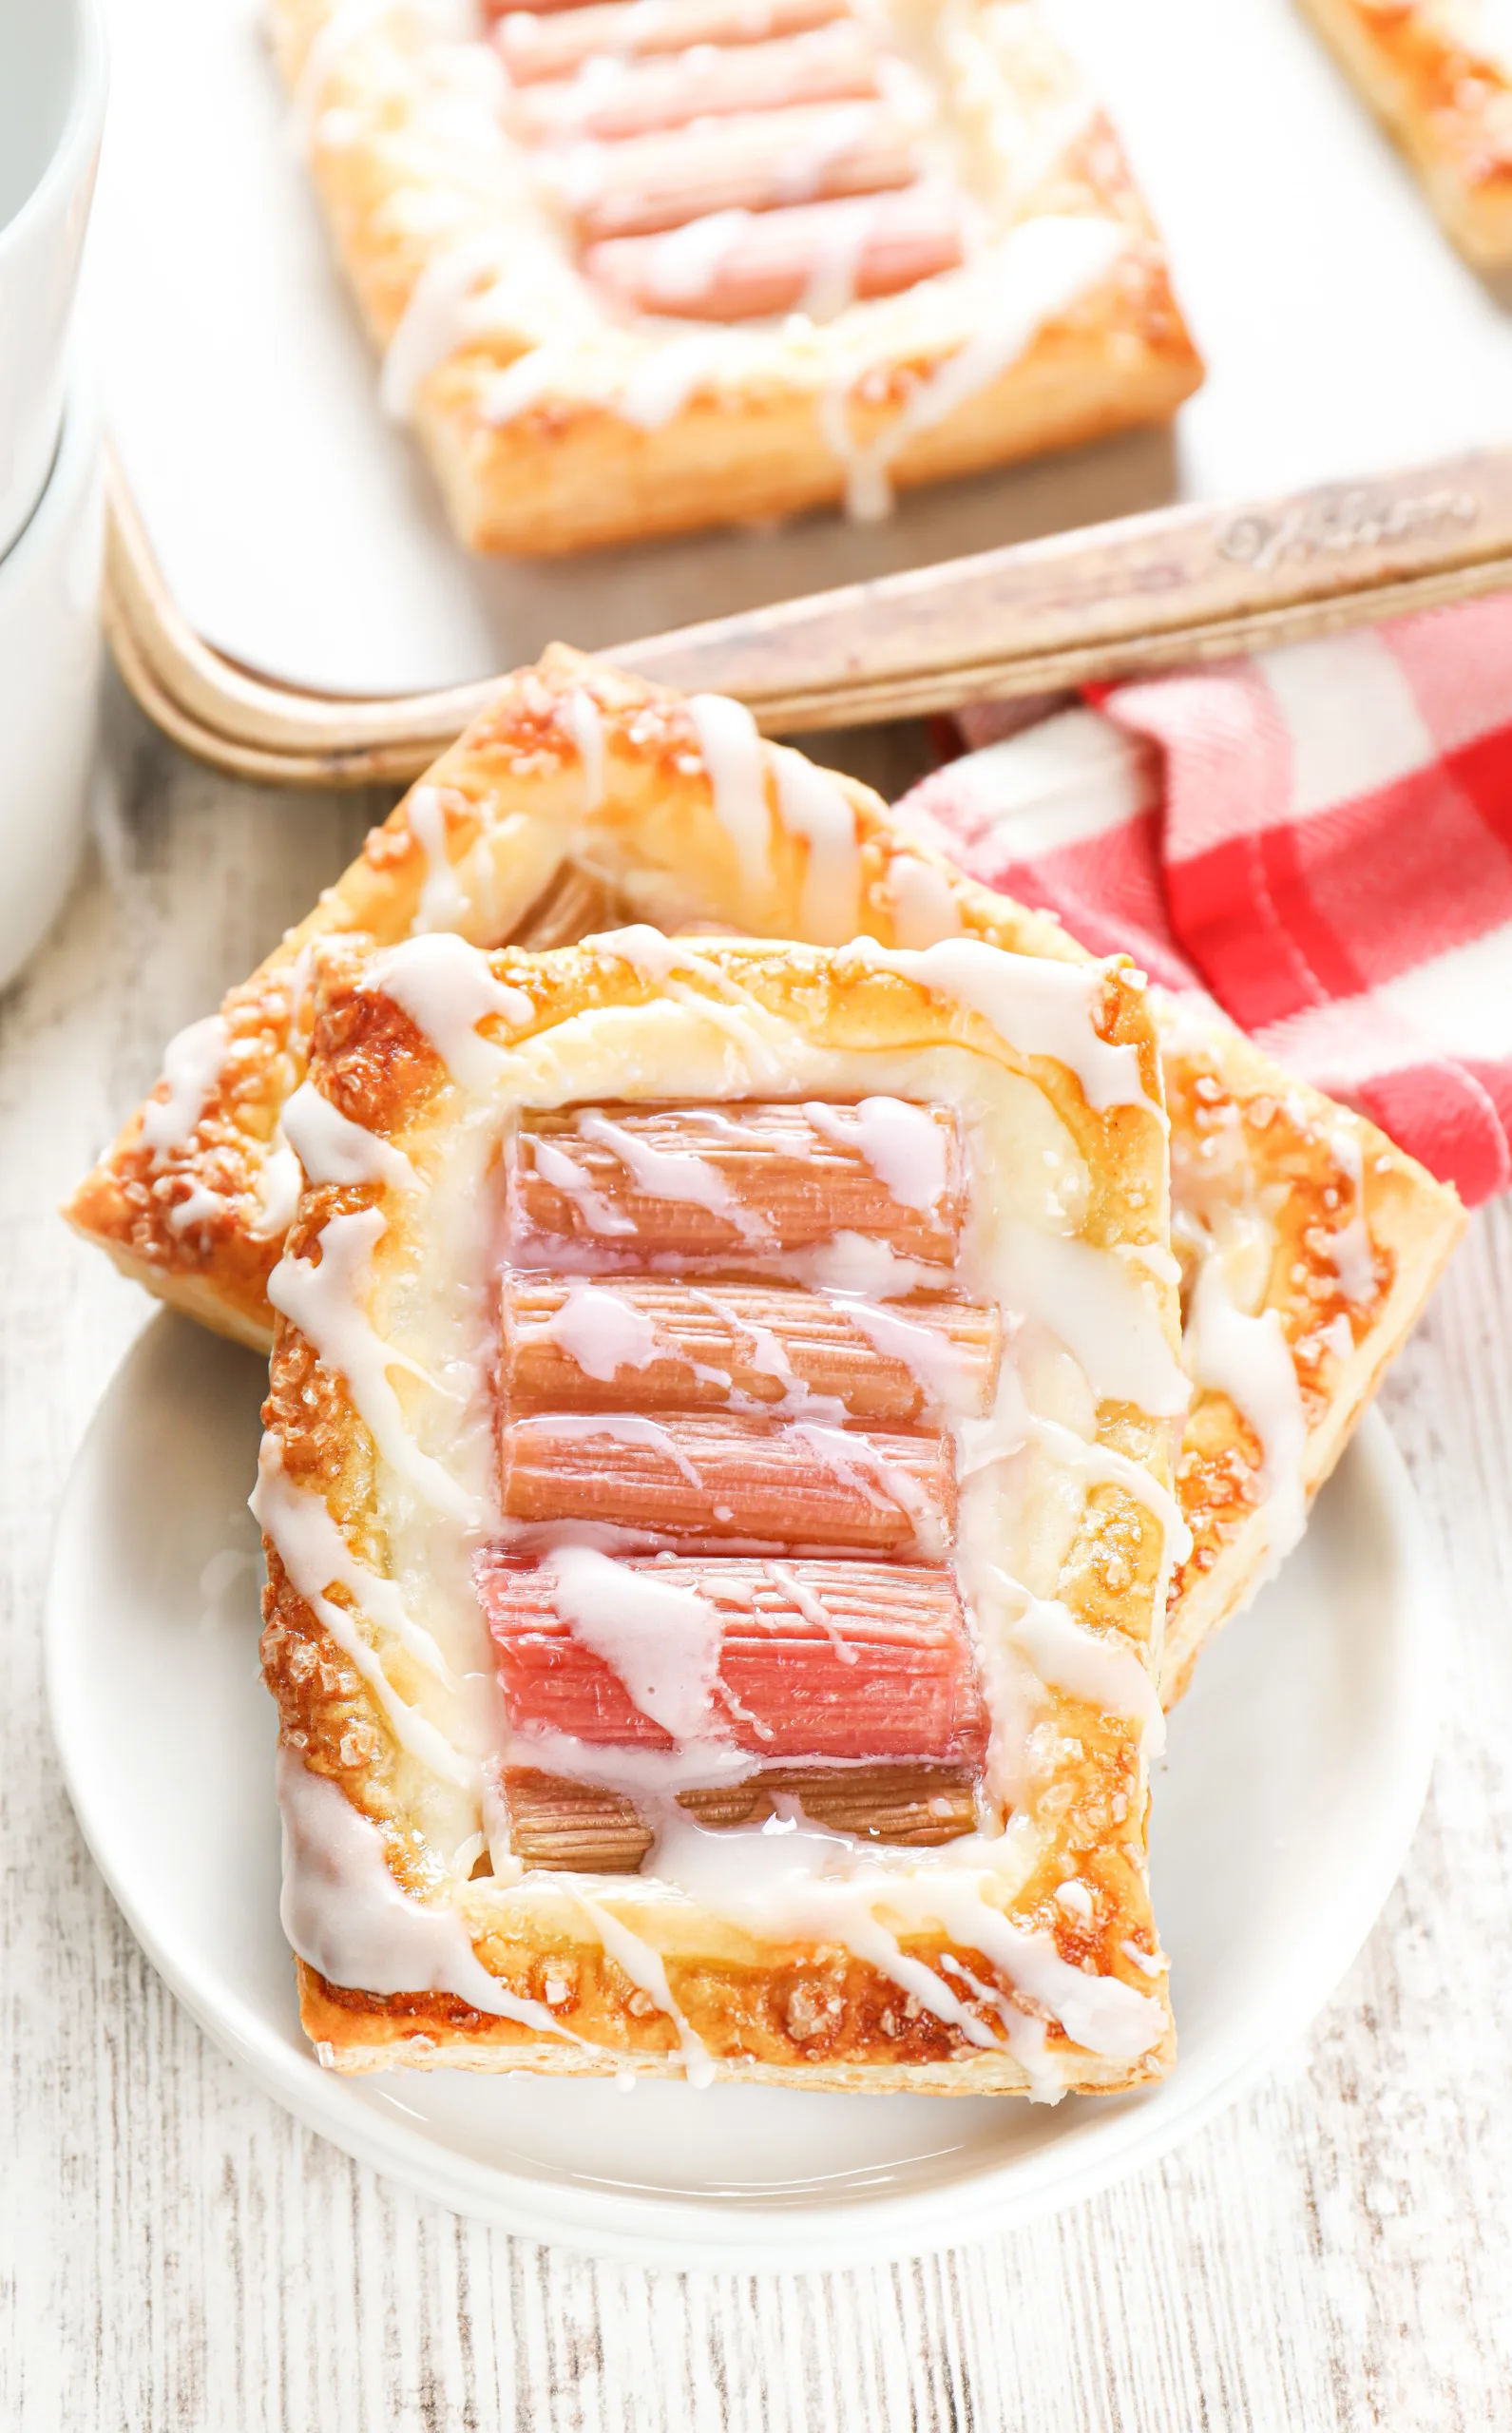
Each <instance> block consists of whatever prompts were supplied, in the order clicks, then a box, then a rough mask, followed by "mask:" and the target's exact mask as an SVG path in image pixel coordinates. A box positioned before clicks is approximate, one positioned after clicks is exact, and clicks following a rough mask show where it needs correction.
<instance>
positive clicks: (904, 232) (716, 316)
mask: <svg viewBox="0 0 1512 2433" xmlns="http://www.w3.org/2000/svg"><path fill="white" fill-rule="evenodd" d="M964 259H965V226H964V218H963V210H962V201H961V197H960V195H959V194H958V193H957V192H955V191H954V189H952V188H950V187H949V186H947V185H943V184H935V183H918V184H914V185H909V186H903V187H900V188H897V189H895V190H894V191H892V192H890V193H886V194H875V195H858V196H854V197H852V198H850V199H846V200H842V199H836V200H834V201H829V202H811V203H794V204H792V205H790V206H788V207H787V208H786V209H777V210H773V211H727V212H720V213H716V214H714V215H713V216H712V217H710V218H706V219H702V220H689V221H687V222H686V224H685V225H684V226H683V227H681V228H679V229H675V230H673V231H672V233H671V234H670V235H664V236H658V237H611V238H608V239H604V240H603V242H602V243H600V244H596V245H590V246H589V247H588V249H587V251H586V253H585V254H584V259H583V267H584V271H585V273H586V274H587V276H588V278H591V279H593V280H595V281H596V283H597V284H598V285H599V286H600V287H602V288H604V289H606V290H607V291H608V292H609V293H610V294H611V295H612V296H614V297H618V299H619V300H620V301H621V302H622V303H623V304H628V305H631V306H633V307H634V308H635V309H637V310H638V311H640V312H643V313H673V314H677V315H679V316H680V317H681V318H683V319H684V320H706V321H741V320H751V319H754V318H755V317H756V316H759V315H762V314H770V313H794V312H804V313H807V314H809V315H810V316H812V317H813V319H815V320H820V321H825V320H833V317H834V316H835V315H836V314H838V313H843V312H844V311H845V310H846V309H847V308H848V306H850V305H852V304H854V303H856V302H857V301H859V300H860V299H861V298H863V297H871V296H894V295H897V294H898V293H899V292H900V291H901V290H902V289H904V288H906V287H912V286H913V285H915V283H916V282H917V281H918V280H919V279H921V278H935V277H936V276H937V275H938V274H939V273H940V272H941V271H947V270H954V269H955V268H956V267H957V265H958V264H959V263H960V262H961V261H962V260H964Z"/></svg>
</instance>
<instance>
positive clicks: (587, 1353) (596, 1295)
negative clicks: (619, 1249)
mask: <svg viewBox="0 0 1512 2433" xmlns="http://www.w3.org/2000/svg"><path fill="white" fill-rule="evenodd" d="M527 1331H528V1333H529V1334H530V1335H531V1337H532V1338H533V1337H536V1336H543V1335H544V1336H549V1338H550V1340H551V1341H552V1342H553V1343H560V1345H561V1346H562V1349H563V1351H565V1353H566V1354H567V1356H568V1358H569V1359H571V1360H575V1361H576V1363H577V1365H578V1367H579V1368H580V1369H581V1370H582V1371H583V1373H584V1376H585V1377H593V1378H596V1379H597V1380H598V1382H599V1383H600V1384H601V1385H604V1386H606V1385H608V1384H610V1383H611V1382H612V1380H613V1379H614V1378H616V1377H617V1376H618V1375H619V1373H620V1371H621V1370H622V1369H648V1368H649V1367H650V1365H651V1363H652V1361H653V1360H655V1359H656V1358H657V1357H658V1355H659V1353H660V1351H661V1349H662V1346H661V1338H660V1335H659V1333H658V1331H657V1327H656V1322H655V1320H654V1319H652V1318H650V1317H648V1316H647V1315H646V1312H644V1310H638V1309H637V1308H636V1306H635V1304H634V1302H633V1301H627V1300H625V1299H624V1297H623V1296H622V1294H621V1293H606V1292H605V1291H604V1290H603V1286H602V1285H598V1284H569V1285H568V1287H567V1291H566V1297H565V1300H564V1301H563V1303H562V1306H561V1308H560V1309H559V1310H553V1311H552V1312H551V1314H550V1316H549V1317H547V1318H545V1319H543V1320H541V1321H540V1322H539V1323H538V1324H536V1325H533V1326H531V1327H530V1328H529V1329H528V1330H527Z"/></svg>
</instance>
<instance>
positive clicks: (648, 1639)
mask: <svg viewBox="0 0 1512 2433" xmlns="http://www.w3.org/2000/svg"><path fill="white" fill-rule="evenodd" d="M550 1572H553V1606H555V1611H558V1613H560V1616H563V1620H565V1623H567V1628H570V1630H572V1638H575V1639H582V1645H584V1647H592V1652H594V1655H597V1657H602V1659H603V1664H608V1667H611V1672H616V1674H619V1678H621V1681H623V1684H625V1689H628V1694H631V1698H633V1700H636V1706H638V1708H641V1713H642V1715H650V1720H653V1722H660V1728H662V1730H664V1733H670V1734H672V1739H677V1742H689V1739H706V1737H718V1734H716V1730H714V1728H716V1722H718V1717H716V1711H714V1691H716V1684H718V1657H720V1647H723V1630H725V1625H723V1618H720V1613H718V1608H716V1606H711V1603H709V1599H706V1596H699V1591H697V1589H679V1586H677V1581H670V1579H660V1577H658V1572H655V1569H647V1572H631V1569H625V1564H621V1562H614V1557H611V1555H599V1552H594V1547H586V1545H565V1547H558V1550H555V1552H553V1557H550Z"/></svg>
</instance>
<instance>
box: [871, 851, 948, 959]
mask: <svg viewBox="0 0 1512 2433" xmlns="http://www.w3.org/2000/svg"><path fill="white" fill-rule="evenodd" d="M887 893H888V901H889V902H890V905H891V907H892V927H893V930H894V932H895V934H896V937H897V942H898V944H899V946H900V947H915V948H917V947H932V946H937V945H938V944H939V942H940V940H941V939H942V938H955V937H959V936H960V934H961V915H960V913H959V912H958V911H957V910H956V904H955V897H954V895H953V894H952V893H951V891H950V886H949V882H948V881H947V878H946V877H945V875H944V873H943V872H940V871H937V870H936V869H935V867H934V864H933V863H932V862H926V861H921V860H920V858H919V856H918V855H917V854H916V853H894V854H893V856H892V859H891V862H890V864H889V866H888V876H887Z"/></svg>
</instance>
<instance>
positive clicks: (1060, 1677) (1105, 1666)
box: [1009, 1581, 1165, 1757]
mask: <svg viewBox="0 0 1512 2433" xmlns="http://www.w3.org/2000/svg"><path fill="white" fill-rule="evenodd" d="M1013 1584H1014V1586H1015V1587H1018V1586H1019V1583H1018V1582H1017V1581H1015V1582H1014V1583H1013ZM1019 1593H1020V1595H1021V1596H1022V1597H1023V1598H1024V1611H1023V1613H1022V1614H1021V1615H1020V1616H1019V1618H1018V1619H1017V1620H1016V1621H1014V1622H1013V1623H1012V1624H1010V1626H1009V1636H1010V1638H1012V1640H1013V1643H1014V1645H1015V1647H1017V1648H1018V1649H1019V1651H1020V1653H1021V1655H1023V1656H1024V1657H1025V1659H1026V1660H1027V1662H1028V1663H1029V1664H1030V1665H1032V1667H1033V1668H1034V1671H1035V1673H1036V1674H1037V1675H1038V1676H1039V1678H1040V1679H1041V1680H1042V1681H1043V1682H1045V1683H1047V1684H1048V1685H1049V1686H1050V1687H1051V1688H1052V1689H1057V1690H1063V1691H1065V1693H1066V1695H1068V1696H1069V1697H1073V1698H1084V1699H1085V1700H1086V1702H1087V1704H1088V1705H1089V1706H1095V1707H1098V1708H1100V1709H1101V1712H1102V1714H1104V1715H1119V1716H1120V1717H1121V1718H1122V1719H1123V1721H1125V1722H1127V1723H1137V1724H1139V1726H1140V1728H1141V1730H1142V1733H1143V1736H1144V1743H1145V1747H1146V1749H1147V1751H1148V1753H1149V1754H1150V1755H1151V1756H1152V1757H1155V1756H1158V1755H1159V1753H1160V1751H1161V1750H1162V1749H1163V1748H1164V1746H1165V1716H1164V1715H1163V1714H1162V1712H1161V1708H1160V1698H1159V1694H1158V1691H1157V1689H1156V1686H1155V1682H1154V1680H1153V1679H1152V1678H1151V1676H1150V1673H1149V1670H1148V1668H1147V1666H1146V1665H1145V1664H1144V1663H1143V1662H1142V1661H1141V1659H1140V1658H1139V1656H1138V1655H1137V1654H1136V1652H1135V1650H1134V1649H1133V1647H1131V1646H1129V1645H1128V1644H1127V1642H1126V1641H1124V1640H1123V1639H1120V1638H1118V1637H1117V1635H1116V1634H1115V1633H1113V1632H1111V1631H1109V1632H1104V1631H1096V1630H1091V1629H1089V1628H1088V1627H1087V1625H1086V1624H1085V1623H1084V1622H1079V1621H1078V1620H1077V1619H1076V1616H1075V1615H1074V1614H1073V1613H1072V1612H1071V1611H1070V1609H1069V1607H1068V1606H1066V1605H1063V1604H1062V1603H1061V1601H1060V1600H1059V1599H1053V1598H1045V1597H1031V1596H1030V1595H1029V1592H1028V1590H1027V1589H1026V1588H1020V1590H1019Z"/></svg>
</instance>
